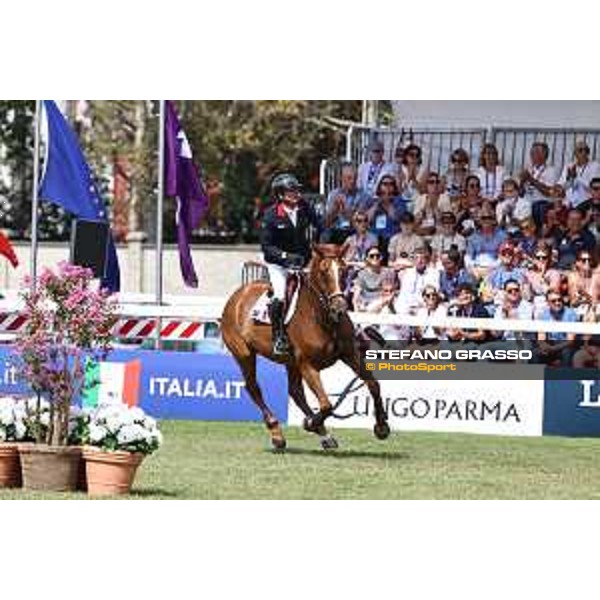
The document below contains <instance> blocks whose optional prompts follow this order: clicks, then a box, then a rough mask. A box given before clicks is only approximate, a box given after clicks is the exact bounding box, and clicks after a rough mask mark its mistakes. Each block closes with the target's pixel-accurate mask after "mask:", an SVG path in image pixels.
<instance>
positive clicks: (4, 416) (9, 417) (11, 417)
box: [0, 406, 15, 425]
mask: <svg viewBox="0 0 600 600" xmlns="http://www.w3.org/2000/svg"><path fill="white" fill-rule="evenodd" d="M14 422H15V413H14V411H13V409H12V407H8V406H0V423H2V425H12V424H13V423H14Z"/></svg>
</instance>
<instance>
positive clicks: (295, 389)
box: [287, 364, 338, 450]
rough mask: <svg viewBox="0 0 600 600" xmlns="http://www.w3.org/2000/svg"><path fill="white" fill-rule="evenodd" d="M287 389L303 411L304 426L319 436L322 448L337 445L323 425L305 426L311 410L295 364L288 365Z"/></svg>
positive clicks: (311, 414)
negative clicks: (311, 427)
mask: <svg viewBox="0 0 600 600" xmlns="http://www.w3.org/2000/svg"><path fill="white" fill-rule="evenodd" d="M287 374H288V391H289V394H290V396H291V397H292V399H293V400H294V402H295V403H296V406H297V407H298V408H299V409H300V410H301V411H302V412H303V413H304V416H305V417H306V420H305V422H304V428H305V429H306V430H307V431H310V432H311V433H316V434H317V435H318V436H319V437H320V438H321V447H322V448H323V450H331V449H333V448H337V447H338V443H337V440H336V439H335V438H334V437H333V436H332V435H330V434H329V433H328V432H327V429H326V428H325V425H323V424H321V425H320V426H319V427H317V428H316V429H315V430H311V429H308V428H307V423H308V419H311V418H312V417H313V416H314V415H313V411H312V409H311V408H310V406H309V405H308V402H307V401H306V396H305V394H304V387H303V386H302V375H301V374H300V370H299V369H298V367H297V366H296V365H293V364H292V365H288V367H287Z"/></svg>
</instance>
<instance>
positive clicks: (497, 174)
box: [475, 144, 504, 202]
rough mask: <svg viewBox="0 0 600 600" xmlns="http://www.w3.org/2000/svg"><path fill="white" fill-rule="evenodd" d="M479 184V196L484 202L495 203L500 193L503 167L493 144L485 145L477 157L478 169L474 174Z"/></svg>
mask: <svg viewBox="0 0 600 600" xmlns="http://www.w3.org/2000/svg"><path fill="white" fill-rule="evenodd" d="M475 175H477V177H479V181H480V182H481V187H482V192H481V195H482V196H483V197H484V198H485V199H486V200H491V201H492V202H496V200H498V197H499V196H500V194H501V193H502V181H503V180H504V167H503V166H502V165H501V164H500V161H499V159H498V149H497V148H496V146H494V144H485V145H484V146H483V148H482V149H481V154H480V155H479V168H478V169H477V171H476V172H475Z"/></svg>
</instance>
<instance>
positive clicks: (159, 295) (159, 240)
mask: <svg viewBox="0 0 600 600" xmlns="http://www.w3.org/2000/svg"><path fill="white" fill-rule="evenodd" d="M159 103H160V110H159V117H158V202H157V206H156V304H162V301H163V276H162V275H163V265H162V258H163V205H164V197H165V101H164V100H159Z"/></svg>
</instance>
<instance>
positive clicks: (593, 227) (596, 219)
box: [588, 204, 600, 250]
mask: <svg viewBox="0 0 600 600" xmlns="http://www.w3.org/2000/svg"><path fill="white" fill-rule="evenodd" d="M590 213H591V215H590V220H589V226H588V230H589V232H590V233H591V234H592V235H593V236H594V239H595V240H596V250H598V248H600V204H599V205H598V206H593V207H592V209H591V211H590Z"/></svg>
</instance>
